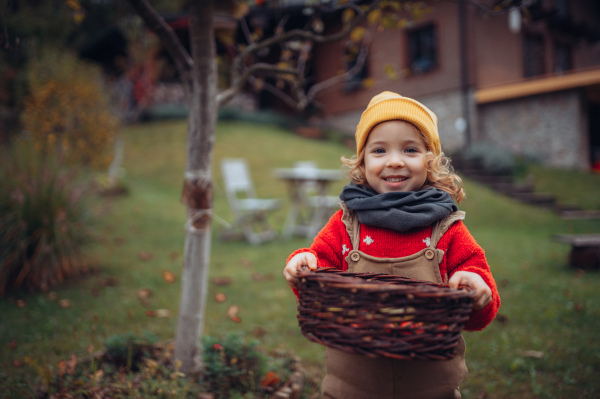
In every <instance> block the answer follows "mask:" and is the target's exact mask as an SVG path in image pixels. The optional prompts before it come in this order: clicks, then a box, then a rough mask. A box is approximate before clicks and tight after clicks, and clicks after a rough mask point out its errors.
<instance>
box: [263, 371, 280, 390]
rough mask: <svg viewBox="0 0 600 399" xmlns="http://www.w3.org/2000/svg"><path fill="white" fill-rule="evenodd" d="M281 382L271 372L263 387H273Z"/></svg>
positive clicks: (264, 380) (264, 379)
mask: <svg viewBox="0 0 600 399" xmlns="http://www.w3.org/2000/svg"><path fill="white" fill-rule="evenodd" d="M278 382H279V377H278V376H277V374H275V373H274V372H272V371H269V372H268V373H267V374H266V375H265V377H264V378H263V380H262V382H261V385H262V386H263V388H266V387H270V386H271V385H275V384H277V383H278Z"/></svg>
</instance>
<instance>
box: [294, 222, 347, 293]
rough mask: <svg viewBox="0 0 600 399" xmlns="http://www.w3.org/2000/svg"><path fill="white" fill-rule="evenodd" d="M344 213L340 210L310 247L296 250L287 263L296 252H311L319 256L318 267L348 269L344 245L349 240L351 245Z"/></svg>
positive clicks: (295, 291)
mask: <svg viewBox="0 0 600 399" xmlns="http://www.w3.org/2000/svg"><path fill="white" fill-rule="evenodd" d="M342 213H343V211H342V210H340V211H338V212H336V213H335V214H334V215H333V216H332V217H331V218H330V219H329V222H328V223H327V225H325V227H323V229H321V231H320V232H319V234H317V236H316V237H315V239H314V240H313V243H312V245H311V246H310V248H300V249H297V250H295V251H294V252H292V253H291V254H290V256H288V257H287V259H286V261H285V263H286V264H287V263H288V262H289V261H290V259H292V258H293V257H294V256H295V255H296V254H299V253H302V252H310V253H312V254H313V255H315V257H316V258H317V267H335V268H337V269H342V270H347V269H348V265H347V264H346V262H345V261H344V257H343V255H342V253H343V252H342V247H343V246H344V244H345V242H346V241H348V243H347V244H346V245H349V241H350V239H349V238H347V237H348V234H347V233H346V226H345V225H344V222H342ZM293 291H294V293H295V294H296V296H298V291H297V290H296V289H293Z"/></svg>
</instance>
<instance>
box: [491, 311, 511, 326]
mask: <svg viewBox="0 0 600 399" xmlns="http://www.w3.org/2000/svg"><path fill="white" fill-rule="evenodd" d="M494 320H496V321H497V322H499V323H500V324H502V325H507V324H508V316H505V315H503V314H500V313H498V314H497V315H496V318H495V319H494Z"/></svg>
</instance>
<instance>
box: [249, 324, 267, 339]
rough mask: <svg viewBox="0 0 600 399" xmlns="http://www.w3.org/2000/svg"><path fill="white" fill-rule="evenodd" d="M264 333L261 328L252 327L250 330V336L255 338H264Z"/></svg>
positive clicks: (265, 331)
mask: <svg viewBox="0 0 600 399" xmlns="http://www.w3.org/2000/svg"><path fill="white" fill-rule="evenodd" d="M266 333H267V330H265V329H264V328H262V327H254V329H253V330H252V335H254V336H255V337H256V338H260V337H264V336H265V334H266Z"/></svg>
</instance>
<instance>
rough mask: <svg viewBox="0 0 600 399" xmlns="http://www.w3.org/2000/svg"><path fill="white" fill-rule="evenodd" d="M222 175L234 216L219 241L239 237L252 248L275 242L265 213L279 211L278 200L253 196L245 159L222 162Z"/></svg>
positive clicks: (252, 186)
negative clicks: (266, 242) (263, 243)
mask: <svg viewBox="0 0 600 399" xmlns="http://www.w3.org/2000/svg"><path fill="white" fill-rule="evenodd" d="M221 173H222V175H223V181H224V186H225V195H226V196H227V202H228V203H229V206H230V207H231V211H232V213H233V217H234V220H233V222H232V223H231V227H229V228H228V229H227V230H226V231H225V232H224V233H223V234H222V235H221V238H223V239H232V238H234V237H237V236H239V235H242V236H243V237H244V238H245V239H246V240H248V242H249V243H250V244H252V245H257V244H260V243H262V242H265V241H270V240H273V239H275V238H276V237H277V233H276V232H275V230H274V229H273V228H272V227H271V226H270V224H269V222H268V220H267V214H268V213H269V212H271V211H274V210H277V209H279V208H280V207H281V205H282V202H281V200H279V199H261V198H257V197H256V191H255V190H254V185H253V184H252V179H251V177H250V171H249V169H248V164H247V162H246V160H245V159H231V158H226V159H223V160H222V161H221Z"/></svg>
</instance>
